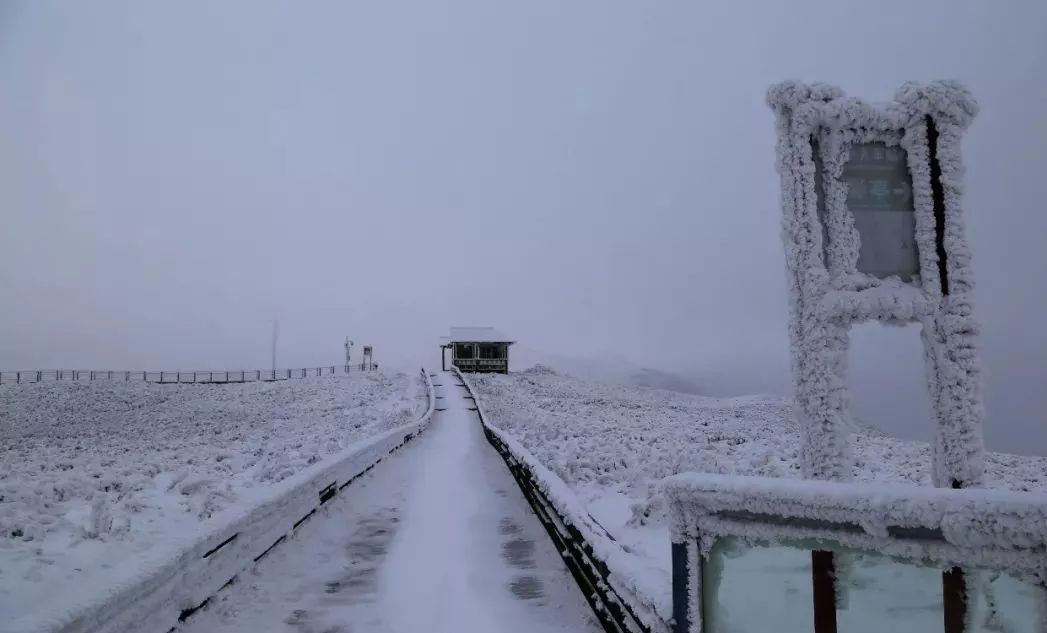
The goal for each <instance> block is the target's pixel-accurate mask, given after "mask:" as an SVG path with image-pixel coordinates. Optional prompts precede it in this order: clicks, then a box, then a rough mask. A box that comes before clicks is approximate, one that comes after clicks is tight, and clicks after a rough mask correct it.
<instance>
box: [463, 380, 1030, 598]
mask: <svg viewBox="0 0 1047 633" xmlns="http://www.w3.org/2000/svg"><path fill="white" fill-rule="evenodd" d="M471 380H472V383H473V385H474V387H475V388H476V389H477V391H478V392H479V395H480V398H481V400H482V401H483V404H484V408H485V411H486V413H487V415H488V416H489V418H490V421H491V423H492V424H495V425H497V426H498V427H500V428H502V429H503V430H505V431H506V432H508V433H510V434H511V435H513V436H514V437H515V438H516V439H518V440H519V441H520V442H521V443H522V444H523V445H524V446H525V447H526V448H527V449H528V450H530V451H531V453H533V454H534V456H535V457H536V458H537V459H538V460H539V461H541V462H542V463H543V464H544V465H546V466H547V467H548V468H549V469H550V470H552V471H553V472H555V473H556V474H557V475H558V476H559V477H560V478H562V479H563V480H564V481H565V482H566V483H567V484H568V486H570V487H571V489H572V490H573V491H574V492H575V493H576V495H577V496H578V498H579V499H580V500H581V502H582V503H584V504H585V505H586V508H587V510H588V511H589V512H590V513H591V514H592V516H593V517H594V518H595V519H596V520H598V521H599V522H600V523H601V525H603V527H605V528H606V529H607V530H608V531H609V532H610V533H611V534H613V535H614V537H615V538H616V539H617V541H618V542H619V543H621V544H622V545H623V547H624V549H625V550H626V552H627V553H628V554H630V555H633V556H635V557H637V560H635V561H633V562H634V563H635V564H631V565H630V568H632V569H634V570H635V569H642V570H645V573H642V574H636V575H637V577H636V578H635V579H634V580H635V581H636V582H637V583H639V584H640V585H641V586H643V588H644V589H645V591H646V593H647V596H646V597H647V598H650V599H651V600H652V601H653V602H654V604H655V606H656V607H657V609H658V611H659V612H660V613H661V614H662V615H663V616H664V617H666V618H668V617H669V615H670V611H669V608H670V607H671V596H670V594H669V589H670V587H671V585H670V577H671V574H670V560H669V552H670V548H669V530H668V526H667V524H666V520H665V519H666V516H665V508H664V503H663V501H662V498H661V495H660V494H659V493H658V491H657V486H656V482H657V481H658V480H660V479H661V478H663V477H666V476H669V475H673V474H677V473H681V472H692V471H697V472H711V473H721V474H745V475H761V476H769V477H799V476H800V466H799V459H798V458H799V448H800V446H799V444H800V436H799V427H798V425H797V423H796V422H795V418H794V414H793V411H792V407H791V404H790V403H789V402H788V401H787V400H785V399H782V398H778V397H771V396H746V397H739V398H708V397H703V396H696V395H691V394H685V393H677V392H671V391H664V390H658V389H648V388H643V387H636V386H633V387H629V386H622V385H610V384H600V383H590V382H584V381H581V380H578V379H575V378H571V377H569V376H565V375H560V374H558V373H555V372H554V371H553V370H550V369H548V368H543V367H535V368H532V369H529V370H526V371H523V372H519V373H515V374H510V375H509V376H501V375H484V376H473V377H471ZM853 438H854V452H855V468H854V475H855V479H857V480H860V481H881V482H907V483H912V484H917V485H925V486H929V485H931V479H930V476H931V473H930V470H931V457H930V449H929V446H928V445H927V444H925V443H920V442H909V441H903V440H899V439H895V438H891V437H887V436H885V435H883V434H881V433H878V432H876V431H873V430H869V429H856V430H855V433H854V436H853ZM986 468H987V476H986V479H987V482H988V485H990V486H991V487H994V488H1004V489H1011V490H1026V491H1028V490H1038V491H1047V458H1044V457H1024V456H1017V455H1005V454H999V453H989V454H987V455H986ZM647 572H650V573H647Z"/></svg>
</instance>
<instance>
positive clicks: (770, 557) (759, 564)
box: [702, 537, 814, 633]
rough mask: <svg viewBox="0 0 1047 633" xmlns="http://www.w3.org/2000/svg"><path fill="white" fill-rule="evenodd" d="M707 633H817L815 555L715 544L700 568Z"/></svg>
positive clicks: (737, 543) (728, 540)
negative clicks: (813, 575) (813, 573)
mask: <svg viewBox="0 0 1047 633" xmlns="http://www.w3.org/2000/svg"><path fill="white" fill-rule="evenodd" d="M702 593H703V596H702V604H703V614H702V615H703V624H704V627H705V628H704V631H705V633H767V632H768V631H789V632H793V631H802V632H808V631H813V630H814V608H813V604H814V597H813V594H812V589H811V552H810V551H809V550H805V549H799V548H793V547H787V546H778V545H774V546H767V547H754V546H749V545H745V544H744V543H743V542H742V541H739V540H737V539H735V538H733V537H725V538H722V539H720V540H719V541H717V543H716V545H714V546H713V548H712V551H711V552H710V553H709V559H708V560H706V561H705V562H704V563H703V565H702Z"/></svg>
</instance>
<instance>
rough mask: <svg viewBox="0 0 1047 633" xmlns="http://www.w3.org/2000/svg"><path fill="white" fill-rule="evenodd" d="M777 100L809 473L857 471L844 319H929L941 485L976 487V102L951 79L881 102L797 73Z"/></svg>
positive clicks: (771, 98)
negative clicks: (970, 190)
mask: <svg viewBox="0 0 1047 633" xmlns="http://www.w3.org/2000/svg"><path fill="white" fill-rule="evenodd" d="M767 101H768V103H769V105H770V106H771V108H772V109H773V110H774V111H775V113H776V115H777V130H778V146H777V152H778V159H777V163H778V172H779V174H780V176H781V185H782V186H781V207H782V220H783V232H782V236H783V240H784V242H785V253H786V268H787V271H788V279H789V302H790V306H789V321H790V324H789V334H790V339H791V345H792V360H793V377H794V387H795V396H796V403H797V408H798V413H799V416H800V420H801V423H802V428H803V446H804V448H803V455H802V464H803V472H804V475H805V476H806V477H809V478H813V479H848V478H850V474H851V457H850V438H849V432H848V427H849V424H850V422H849V415H848V408H849V398H848V393H847V381H846V375H845V373H846V360H847V344H848V338H847V330H848V328H849V327H850V326H851V325H852V324H854V323H860V322H863V321H869V320H877V321H882V322H885V323H892V324H904V323H911V322H919V323H920V324H921V325H922V326H923V333H922V339H923V344H924V354H925V358H926V361H927V383H928V387H929V389H930V392H931V403H932V406H933V409H934V416H935V422H936V431H935V440H934V450H933V454H934V472H933V480H934V483H935V485H936V486H940V487H970V486H977V485H979V484H980V483H981V480H982V477H983V472H984V455H983V453H984V448H983V443H982V417H983V411H982V401H981V393H980V375H981V366H980V363H979V360H978V355H977V350H976V339H977V333H978V328H977V324H976V323H975V322H974V318H973V314H972V307H971V296H972V286H973V278H972V277H973V276H972V272H971V263H970V262H971V256H970V250H969V247H968V244H967V240H966V237H965V231H964V225H963V208H962V193H963V183H962V180H963V164H962V161H961V158H960V141H961V138H962V136H963V132H964V131H965V130H966V129H967V127H968V125H969V124H970V122H971V120H972V119H973V118H974V115H975V114H976V112H977V104H976V103H975V102H974V99H973V98H972V96H971V95H970V93H969V92H968V91H967V90H966V89H965V88H963V87H962V86H960V85H959V84H957V83H955V82H946V81H940V82H932V83H929V84H925V85H921V84H915V83H906V84H905V85H903V86H902V87H901V88H900V89H899V90H898V91H897V92H896V93H895V96H894V100H893V101H892V102H890V103H887V104H883V105H873V104H870V103H867V102H865V101H862V100H859V99H855V98H851V97H845V96H844V94H843V92H842V91H841V90H840V89H839V88H836V87H833V86H827V85H824V84H803V83H799V82H795V81H788V82H783V83H780V84H776V85H774V86H772V87H771V88H770V89H769V90H768V92H767Z"/></svg>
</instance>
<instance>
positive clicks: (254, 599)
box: [180, 373, 600, 633]
mask: <svg viewBox="0 0 1047 633" xmlns="http://www.w3.org/2000/svg"><path fill="white" fill-rule="evenodd" d="M434 383H436V384H437V385H438V386H437V387H436V392H437V396H440V397H441V398H440V399H439V400H437V406H438V407H440V408H445V409H446V410H444V411H438V412H437V413H436V414H435V417H434V418H433V421H432V426H431V427H430V428H429V430H427V431H426V432H425V433H423V434H422V435H421V436H420V437H419V438H417V439H416V440H415V441H414V442H412V443H411V444H408V445H407V446H406V447H404V448H403V449H401V450H400V451H398V452H397V453H396V454H394V455H391V456H389V457H386V458H385V459H384V460H383V461H382V463H381V464H379V465H378V466H377V467H375V468H374V469H373V470H372V471H371V472H370V473H368V474H367V475H365V476H364V477H362V478H361V479H360V480H358V481H357V482H355V483H354V484H353V485H352V486H350V487H349V488H346V489H345V490H344V491H343V493H344V494H339V495H338V497H336V499H335V500H332V502H331V503H329V504H327V506H324V509H323V510H322V511H321V513H320V516H318V517H314V519H312V520H310V521H309V522H308V523H306V524H305V525H303V526H302V528H301V529H300V531H299V533H298V534H297V536H296V537H295V538H294V539H293V540H292V541H291V542H289V543H287V544H285V545H283V546H281V547H279V548H277V549H276V550H274V552H273V553H272V554H271V555H269V556H268V557H267V558H265V559H263V560H262V561H261V562H260V563H259V564H258V565H257V567H256V568H255V569H254V570H253V571H249V572H246V573H244V574H241V576H240V579H239V581H238V582H237V583H236V584H235V585H233V586H232V587H229V588H227V589H226V590H225V591H223V592H222V593H221V594H219V596H217V597H216V598H215V599H214V600H212V604H210V605H208V607H206V608H205V609H204V610H202V611H201V612H200V613H198V614H196V615H194V616H193V617H192V618H191V619H189V620H188V621H187V622H186V623H185V624H184V625H183V626H182V627H180V630H182V631H191V632H193V633H205V632H211V631H229V632H232V631H236V632H240V631H286V632H291V633H370V632H390V633H411V632H415V631H418V632H421V631H425V632H427V633H431V632H443V631H447V632H451V631H454V632H455V633H471V632H473V631H477V632H488V631H491V632H493V631H504V632H508V633H514V632H520V633H524V632H526V633H539V632H542V631H572V632H581V633H597V632H598V631H599V630H600V628H599V626H598V625H597V624H596V620H595V618H594V617H593V615H592V612H591V611H590V609H589V606H588V605H587V604H586V602H585V599H584V598H583V597H582V595H581V592H580V591H579V590H578V588H577V586H576V585H575V584H574V581H573V579H572V578H571V576H570V574H569V573H568V571H567V569H566V568H565V567H564V565H563V562H562V561H561V559H560V557H559V555H558V554H557V553H556V551H555V550H554V548H553V545H552V543H551V542H550V541H549V538H548V536H546V534H545V531H544V530H543V528H542V526H541V524H540V523H539V522H538V519H537V518H536V517H535V516H534V515H533V514H532V513H531V511H530V508H529V507H528V505H527V502H526V501H525V500H524V498H523V496H522V495H521V493H520V491H519V489H518V488H517V486H516V483H515V481H513V479H512V476H511V475H510V474H509V471H508V469H507V468H506V467H505V464H504V462H503V461H502V459H501V457H499V456H498V454H497V453H496V452H495V451H494V450H493V449H492V448H491V446H490V445H489V444H488V443H487V440H486V439H485V438H484V435H483V430H482V429H481V427H480V423H479V420H478V419H477V417H476V414H475V412H473V411H469V410H468V408H469V407H471V406H474V405H473V403H472V401H471V400H466V399H465V396H466V395H467V392H466V390H465V388H464V387H462V386H460V383H459V381H458V378H457V377H456V376H455V375H453V374H449V373H443V374H438V375H437V376H436V378H435V379H434Z"/></svg>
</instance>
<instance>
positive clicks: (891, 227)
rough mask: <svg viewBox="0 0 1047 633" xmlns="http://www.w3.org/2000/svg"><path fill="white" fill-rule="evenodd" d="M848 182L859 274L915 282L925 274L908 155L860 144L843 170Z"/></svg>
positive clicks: (897, 148) (869, 144)
mask: <svg viewBox="0 0 1047 633" xmlns="http://www.w3.org/2000/svg"><path fill="white" fill-rule="evenodd" d="M843 180H844V182H846V183H847V208H848V209H849V210H850V211H851V213H852V214H854V226H855V228H856V229H857V231H858V235H859V238H860V240H861V246H860V247H859V249H858V271H859V272H863V273H868V274H870V275H873V276H875V277H880V278H884V277H889V276H891V275H897V276H899V277H901V279H902V280H903V281H911V280H912V278H913V276H914V275H916V274H918V273H919V271H920V260H919V255H918V252H917V249H916V217H915V213H914V212H913V198H912V178H911V176H910V175H909V162H908V159H907V157H906V154H905V150H903V149H902V148H900V147H888V146H887V145H886V144H885V143H860V144H856V145H854V146H852V147H851V151H850V158H849V159H848V161H847V164H846V165H844V168H843Z"/></svg>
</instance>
